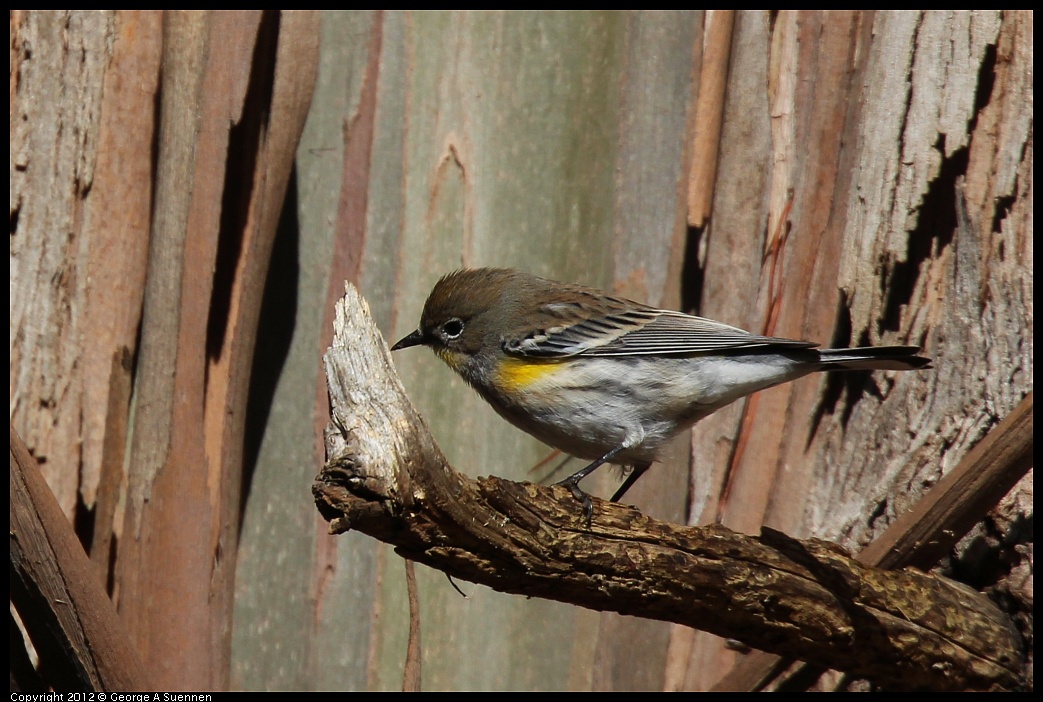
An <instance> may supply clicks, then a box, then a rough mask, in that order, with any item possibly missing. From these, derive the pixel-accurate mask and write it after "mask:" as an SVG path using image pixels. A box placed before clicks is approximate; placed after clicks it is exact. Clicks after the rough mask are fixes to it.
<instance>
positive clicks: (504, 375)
mask: <svg viewBox="0 0 1043 702" xmlns="http://www.w3.org/2000/svg"><path fill="white" fill-rule="evenodd" d="M561 364H562V361H561V360H558V359H538V360H537V359H532V358H505V359H504V360H502V361H501V362H500V368H499V377H498V378H497V380H498V383H497V384H498V385H499V386H500V388H501V389H502V390H504V391H506V392H514V391H520V390H525V389H526V388H528V387H529V386H530V385H532V384H533V383H535V382H536V381H538V380H541V379H543V378H546V377H547V376H548V375H550V374H552V373H554V372H555V371H556V370H558V368H560V367H561Z"/></svg>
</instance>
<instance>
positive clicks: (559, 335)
mask: <svg viewBox="0 0 1043 702" xmlns="http://www.w3.org/2000/svg"><path fill="white" fill-rule="evenodd" d="M612 302H613V303H619V304H609V305H605V307H606V309H598V310H596V313H595V311H594V310H591V309H590V308H584V309H582V310H572V311H571V313H566V311H565V310H564V309H552V310H549V311H550V312H551V313H550V314H547V315H545V316H544V321H546V322H547V323H546V324H544V325H541V326H540V328H537V329H533V330H532V331H530V332H529V333H528V334H526V335H525V336H524V337H521V338H516V339H505V340H504V345H503V348H504V350H505V351H507V352H508V353H510V354H514V355H519V356H533V357H555V356H557V357H563V356H578V355H583V356H636V355H674V354H691V353H705V352H711V351H724V350H738V349H747V348H757V347H776V348H790V349H794V348H811V347H814V346H817V344H813V343H811V342H808V341H797V340H794V339H781V338H777V337H770V336H758V335H756V334H750V333H749V332H747V331H743V330H742V329H738V328H737V327H732V326H729V325H727V324H722V323H720V322H715V321H713V320H712V319H704V318H702V317H694V316H692V315H687V314H683V313H681V312H672V311H669V310H657V309H655V308H652V307H645V306H639V305H636V304H635V303H629V304H623V303H626V301H622V300H612ZM551 307H553V303H552V304H551V305H547V306H545V309H546V308H551Z"/></svg>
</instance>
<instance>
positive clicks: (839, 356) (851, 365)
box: [818, 346, 931, 371]
mask: <svg viewBox="0 0 1043 702" xmlns="http://www.w3.org/2000/svg"><path fill="white" fill-rule="evenodd" d="M919 351H920V347H919V346H870V347H866V348H860V349H821V350H819V352H818V353H819V359H820V360H821V361H822V363H823V364H824V365H825V368H823V370H899V371H902V370H916V369H918V368H930V367H931V359H929V358H927V357H926V356H917V355H916V354H917V353H918V352H919Z"/></svg>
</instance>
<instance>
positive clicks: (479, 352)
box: [391, 268, 931, 521]
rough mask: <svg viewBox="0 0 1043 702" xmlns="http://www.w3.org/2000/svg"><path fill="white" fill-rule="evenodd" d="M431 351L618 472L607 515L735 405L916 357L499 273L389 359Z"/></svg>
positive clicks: (451, 297)
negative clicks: (682, 442)
mask: <svg viewBox="0 0 1043 702" xmlns="http://www.w3.org/2000/svg"><path fill="white" fill-rule="evenodd" d="M417 345H425V346H430V347H431V348H432V349H433V350H434V352H435V353H436V354H438V356H439V357H440V358H441V359H442V360H443V361H445V362H446V363H447V364H448V365H449V367H450V368H452V369H453V370H454V371H456V372H457V373H459V374H460V375H461V376H463V378H464V380H466V381H467V382H468V384H470V385H471V387H473V388H474V389H475V390H477V391H478V393H479V394H480V395H481V396H482V397H483V398H485V400H486V401H487V402H488V403H489V404H491V405H492V406H493V408H494V409H495V410H496V411H497V412H498V413H499V414H500V416H502V417H503V418H504V419H506V420H507V421H509V422H510V423H511V424H513V425H514V426H516V427H518V428H519V429H523V430H524V431H527V432H528V433H530V434H532V435H533V436H535V437H536V438H537V439H539V440H540V441H543V442H545V443H547V444H550V445H551V446H553V447H555V448H557V449H560V450H561V451H563V452H565V453H567V454H570V455H573V456H576V457H578V458H584V459H587V460H592V461H593V463H591V464H590V465H588V466H586V467H585V468H583V469H582V470H580V471H578V472H576V473H574V474H573V475H571V476H569V477H568V478H566V479H565V480H563V481H561V482H560V483H558V484H559V485H565V486H567V487H568V488H569V489H570V490H571V491H572V493H573V495H575V496H576V499H578V500H580V501H582V502H583V507H584V511H585V513H586V515H587V519H588V521H589V519H590V514H591V510H592V504H591V501H590V498H589V497H588V496H587V495H586V493H584V492H583V491H582V490H580V488H579V481H580V480H582V479H583V478H585V477H586V476H587V475H589V474H590V473H592V472H593V471H594V470H595V469H596V468H598V467H599V466H601V465H602V464H604V463H608V462H613V463H619V464H622V465H631V466H632V467H633V469H632V470H631V472H630V475H629V476H627V478H626V480H625V481H624V482H623V484H622V485H621V486H620V488H619V490H617V491H616V494H615V495H613V496H612V500H613V501H618V500H619V499H620V498H621V497H623V495H624V493H626V491H627V490H628V489H630V486H631V485H633V484H634V483H635V482H636V481H637V479H638V478H639V477H641V475H642V474H643V473H644V472H645V471H646V470H648V467H649V466H650V465H651V463H652V462H653V461H654V460H655V459H656V456H657V454H658V453H659V450H660V449H661V448H662V447H663V445H664V444H665V443H666V442H667V441H668V440H669V439H670V438H671V437H673V436H674V435H675V434H677V433H678V432H679V431H681V430H683V429H687V428H688V427H690V426H692V425H693V424H695V423H696V422H698V421H699V420H700V419H702V418H703V417H706V416H707V415H709V414H711V413H712V412H715V411H717V410H719V409H720V408H722V407H724V406H725V405H727V404H729V403H731V402H734V401H735V400H737V399H739V398H740V397H744V396H746V395H749V394H750V393H753V392H756V391H757V390H763V389H764V388H769V387H772V386H774V385H778V384H780V383H785V382H787V381H790V380H795V379H797V378H800V377H801V376H804V375H807V374H808V373H814V372H815V371H831V370H913V369H916V368H924V367H926V366H928V365H929V364H930V362H931V359H929V358H924V357H922V356H917V355H916V353H917V352H918V351H919V350H920V349H919V348H918V347H916V346H880V347H874V348H857V349H816V348H814V347H815V346H816V344H813V343H811V342H808V341H796V340H793V339H780V338H775V337H770V336H758V335H756V334H750V333H749V332H746V331H743V330H742V329H737V328H735V327H730V326H728V325H726V324H721V323H720V322H715V321H713V320H710V319H703V318H701V317H693V316H691V315H687V314H683V313H681V312H672V311H670V310H660V309H656V308H654V307H649V306H647V305H642V304H640V303H638V302H632V301H630V300H626V299H623V298H621V297H616V296H614V295H610V294H608V293H605V292H602V291H600V290H595V289H593V288H586V287H581V286H579V285H571V284H569V283H558V282H555V281H552V280H545V279H543V278H537V277H536V276H533V275H529V274H527V273H522V272H520V271H515V270H510V269H503V268H478V269H473V270H471V269H468V270H460V271H456V272H455V273H450V274H449V275H447V276H445V277H444V278H442V279H441V280H439V281H438V283H437V284H436V285H435V287H434V289H433V290H432V291H431V294H430V295H429V296H428V298H427V302H426V303H425V304H424V312H423V315H422V316H421V318H420V327H419V328H418V329H417V330H416V331H414V332H413V333H412V334H410V335H408V336H406V337H405V338H404V339H402V340H400V341H399V342H398V343H396V344H395V345H394V346H392V347H391V350H392V351H395V350H398V349H404V348H407V347H409V346H417Z"/></svg>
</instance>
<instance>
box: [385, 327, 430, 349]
mask: <svg viewBox="0 0 1043 702" xmlns="http://www.w3.org/2000/svg"><path fill="white" fill-rule="evenodd" d="M423 343H424V332H422V331H420V330H419V329H417V330H416V331H414V332H412V333H411V334H409V336H404V337H402V338H401V339H399V340H398V342H397V343H396V344H395V345H394V346H392V347H391V350H392V351H398V350H399V349H408V348H409V347H410V346H420V345H421V344H423Z"/></svg>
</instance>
